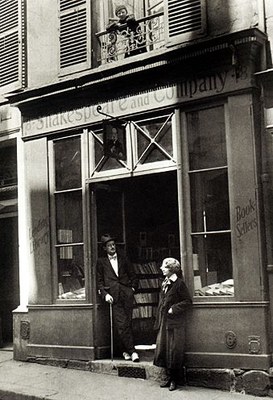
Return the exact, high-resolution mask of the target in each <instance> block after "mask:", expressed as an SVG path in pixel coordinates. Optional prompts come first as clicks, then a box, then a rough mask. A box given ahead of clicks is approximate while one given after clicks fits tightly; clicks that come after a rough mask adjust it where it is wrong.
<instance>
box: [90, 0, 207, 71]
mask: <svg viewBox="0 0 273 400" xmlns="http://www.w3.org/2000/svg"><path fill="white" fill-rule="evenodd" d="M136 3H137V4H136ZM205 16H206V13H205V0H158V1H156V0H142V1H139V2H135V1H132V0H131V1H130V0H129V1H127V2H126V4H124V5H123V6H120V5H118V2H116V1H115V0H113V1H110V2H109V1H107V2H104V8H103V21H104V25H103V26H101V31H100V32H98V33H97V34H96V36H97V38H98V40H99V43H100V48H101V54H100V56H99V61H100V62H101V63H102V64H103V63H106V62H112V61H117V60H122V59H123V58H128V57H131V56H134V55H139V54H143V53H146V52H150V51H153V50H156V49H159V48H161V47H164V46H166V45H172V44H176V43H181V42H184V41H189V40H192V39H195V38H196V37H198V36H201V35H203V34H204V32H205V22H206V18H205ZM101 25H102V24H101Z"/></svg>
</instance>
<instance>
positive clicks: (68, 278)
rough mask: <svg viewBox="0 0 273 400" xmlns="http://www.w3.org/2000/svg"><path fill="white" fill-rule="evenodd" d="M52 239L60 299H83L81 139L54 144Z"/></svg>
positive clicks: (77, 137) (64, 140)
mask: <svg viewBox="0 0 273 400" xmlns="http://www.w3.org/2000/svg"><path fill="white" fill-rule="evenodd" d="M53 157H54V166H55V168H54V180H53V181H54V184H53V187H54V205H53V210H54V211H55V212H54V214H55V226H54V229H53V232H55V237H54V238H53V241H54V246H55V256H54V257H55V259H56V264H57V277H58V292H57V297H58V298H59V299H84V298H85V274H84V256H83V251H84V248H83V217H82V215H83V207H82V201H83V200H82V197H83V196H82V183H81V142H80V137H79V136H76V137H72V138H69V139H61V140H56V141H54V142H53Z"/></svg>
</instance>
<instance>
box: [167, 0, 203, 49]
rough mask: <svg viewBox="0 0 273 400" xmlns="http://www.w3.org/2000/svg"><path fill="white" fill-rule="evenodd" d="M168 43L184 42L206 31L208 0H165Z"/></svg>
mask: <svg viewBox="0 0 273 400" xmlns="http://www.w3.org/2000/svg"><path fill="white" fill-rule="evenodd" d="M165 22H166V24H165V26H166V45H167V46H168V45H169V46H171V45H174V44H179V43H183V42H186V41H189V40H193V39H196V38H198V37H201V36H204V34H205V33H206V0H165Z"/></svg>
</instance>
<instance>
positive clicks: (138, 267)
mask: <svg viewBox="0 0 273 400" xmlns="http://www.w3.org/2000/svg"><path fill="white" fill-rule="evenodd" d="M133 266H134V270H135V273H136V274H158V273H159V270H158V268H157V265H156V262H155V261H151V262H149V263H144V264H140V263H134V264H133Z"/></svg>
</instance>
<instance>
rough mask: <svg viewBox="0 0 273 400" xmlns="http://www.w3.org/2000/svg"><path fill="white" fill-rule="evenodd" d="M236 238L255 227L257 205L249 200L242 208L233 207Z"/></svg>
mask: <svg viewBox="0 0 273 400" xmlns="http://www.w3.org/2000/svg"><path fill="white" fill-rule="evenodd" d="M235 217H236V236H237V238H239V239H240V238H241V237H242V236H244V235H245V234H247V233H248V232H250V231H252V230H253V229H255V228H256V227H257V205H256V202H255V201H254V200H253V199H249V200H248V202H247V203H246V204H244V205H243V206H237V207H235Z"/></svg>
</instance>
